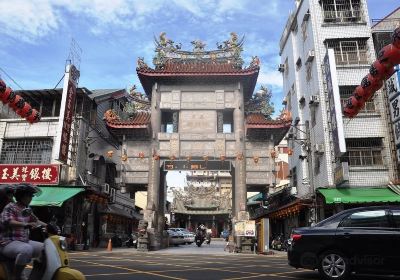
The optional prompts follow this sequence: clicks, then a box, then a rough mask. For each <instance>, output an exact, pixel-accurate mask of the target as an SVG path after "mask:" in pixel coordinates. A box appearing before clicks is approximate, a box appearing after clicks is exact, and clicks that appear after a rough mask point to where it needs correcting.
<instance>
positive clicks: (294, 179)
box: [290, 167, 297, 188]
mask: <svg viewBox="0 0 400 280" xmlns="http://www.w3.org/2000/svg"><path fill="white" fill-rule="evenodd" d="M290 175H291V177H292V178H291V179H292V187H294V188H297V170H296V167H293V169H292V170H291V171H290Z"/></svg>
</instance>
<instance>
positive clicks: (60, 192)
mask: <svg viewBox="0 0 400 280" xmlns="http://www.w3.org/2000/svg"><path fill="white" fill-rule="evenodd" d="M39 188H40V190H41V191H42V193H41V194H40V195H39V196H34V197H33V199H32V202H31V204H30V206H55V207H61V206H62V204H63V203H64V201H66V200H68V199H70V198H71V197H73V196H74V195H77V194H78V193H80V192H83V191H84V190H85V189H84V188H67V187H39Z"/></svg>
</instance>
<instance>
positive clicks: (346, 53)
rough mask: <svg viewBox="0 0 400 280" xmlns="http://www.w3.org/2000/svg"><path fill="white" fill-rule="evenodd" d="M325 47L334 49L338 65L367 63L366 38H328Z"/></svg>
mask: <svg viewBox="0 0 400 280" xmlns="http://www.w3.org/2000/svg"><path fill="white" fill-rule="evenodd" d="M327 47H328V48H331V49H333V50H334V52H335V60H336V64H337V65H338V66H341V65H358V64H369V63H368V48H367V39H352V40H340V41H339V40H328V41H327Z"/></svg>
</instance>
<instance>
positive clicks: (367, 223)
mask: <svg viewBox="0 0 400 280" xmlns="http://www.w3.org/2000/svg"><path fill="white" fill-rule="evenodd" d="M339 227H390V223H389V219H388V216H387V215H386V212H385V210H373V211H363V212H356V213H353V214H351V215H350V216H348V217H346V218H344V219H343V221H342V222H341V223H340V225H339Z"/></svg>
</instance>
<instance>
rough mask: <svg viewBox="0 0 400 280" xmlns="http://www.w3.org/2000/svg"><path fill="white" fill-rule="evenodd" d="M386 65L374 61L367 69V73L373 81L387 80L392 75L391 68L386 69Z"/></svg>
mask: <svg viewBox="0 0 400 280" xmlns="http://www.w3.org/2000/svg"><path fill="white" fill-rule="evenodd" d="M387 66H388V65H385V64H382V63H380V62H379V60H375V62H374V63H373V64H371V67H370V68H369V73H370V74H371V76H372V77H374V78H375V79H380V80H387V79H388V78H389V77H390V76H392V75H393V73H394V71H395V70H394V68H393V67H387Z"/></svg>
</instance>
